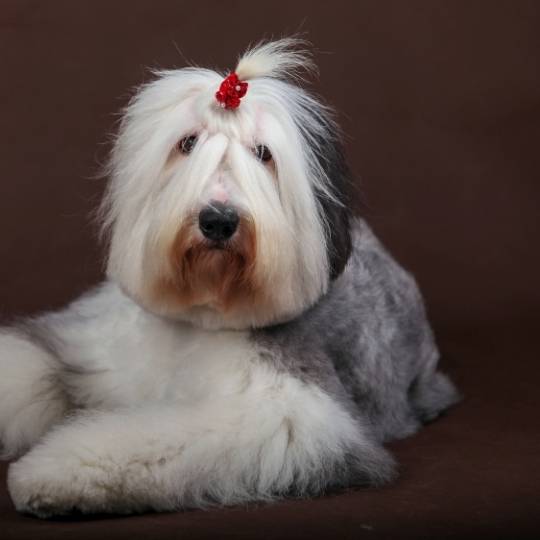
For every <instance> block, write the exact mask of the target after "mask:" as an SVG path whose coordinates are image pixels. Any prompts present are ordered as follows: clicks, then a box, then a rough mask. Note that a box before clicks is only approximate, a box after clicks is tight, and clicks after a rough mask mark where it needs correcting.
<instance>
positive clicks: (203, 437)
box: [8, 381, 393, 517]
mask: <svg viewBox="0 0 540 540" xmlns="http://www.w3.org/2000/svg"><path fill="white" fill-rule="evenodd" d="M392 474H393V461H392V459H391V458H390V457H389V455H388V454H387V453H386V452H385V450H384V449H382V448H381V447H380V446H378V445H377V444H376V443H374V442H373V441H372V440H371V439H370V438H369V437H368V435H367V433H366V431H365V430H364V429H363V428H362V427H361V426H360V425H359V424H358V423H357V422H356V421H354V420H353V419H352V417H351V416H350V415H349V414H348V413H347V412H346V411H345V410H344V409H343V408H342V407H341V406H340V405H338V403H336V402H335V401H334V400H333V399H331V398H330V397H329V396H328V395H326V394H325V393H323V392H322V391H320V390H318V389H317V388H316V387H309V386H307V385H303V384H301V383H299V382H297V381H294V382H293V383H291V381H281V383H280V384H279V388H278V387H277V386H276V387H275V388H273V389H272V391H268V389H266V390H265V392H264V393H257V392H255V393H252V394H251V395H241V396H238V395H234V396H227V397H222V398H220V399H212V400H208V401H204V402H203V403H200V404H197V405H196V406H194V405H193V404H191V405H189V406H187V407H186V406H182V405H180V404H175V405H174V406H173V405H169V406H159V407H155V408H152V409H150V408H145V409H144V410H142V409H139V410H126V411H121V412H120V411H119V412H111V413H92V414H87V415H84V416H81V417H79V418H76V419H74V420H72V421H71V422H69V423H66V424H63V425H61V426H59V427H58V428H57V429H55V430H53V431H52V432H51V433H50V434H48V435H47V436H46V437H45V438H44V439H43V440H42V442H40V444H38V445H37V446H36V447H35V448H34V449H32V450H31V451H30V452H29V453H28V454H26V455H25V456H24V457H23V458H21V459H20V460H19V461H18V462H16V463H14V464H13V465H12V466H11V468H10V471H9V478H8V482H9V489H10V493H11V496H12V498H13V500H14V502H15V505H16V507H17V509H18V510H19V511H22V512H29V513H32V514H36V515H38V516H42V517H46V516H50V515H54V514H64V513H67V512H70V511H71V510H73V509H76V510H79V511H82V512H85V513H94V512H122V513H129V512H141V511H145V510H150V509H152V510H173V509H178V508H184V507H200V506H204V505H206V504H215V503H218V504H232V503H237V502H242V501H249V500H265V499H270V498H272V497H276V496H279V495H285V494H288V493H294V494H297V495H301V494H312V493H317V492H321V491H323V490H324V489H326V488H328V487H330V486H333V485H349V484H358V483H369V484H378V483H382V482H384V481H386V480H389V479H390V478H391V476H392Z"/></svg>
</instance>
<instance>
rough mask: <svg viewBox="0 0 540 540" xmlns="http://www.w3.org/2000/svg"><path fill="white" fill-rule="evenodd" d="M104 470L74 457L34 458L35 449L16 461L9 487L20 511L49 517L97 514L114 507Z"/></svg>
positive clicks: (9, 479)
mask: <svg viewBox="0 0 540 540" xmlns="http://www.w3.org/2000/svg"><path fill="white" fill-rule="evenodd" d="M103 472H104V471H102V470H100V469H97V468H95V467H92V466H90V465H88V464H83V463H73V460H72V459H69V458H68V459H66V460H63V459H61V456H58V457H56V458H48V459H44V457H43V456H38V457H37V458H34V457H33V456H32V452H30V453H29V454H27V455H26V456H24V457H23V458H21V459H20V460H19V461H17V462H16V463H13V464H12V465H11V466H10V468H9V471H8V489H9V492H10V495H11V498H12V500H13V503H14V504H15V508H16V509H17V511H19V512H22V513H26V514H33V515H35V516H38V517H41V518H46V517H51V516H56V515H65V514H69V513H70V512H72V511H74V510H78V511H81V512H84V513H97V512H103V511H107V510H109V511H110V509H109V508H108V502H109V501H110V497H109V494H108V489H107V482H106V479H105V478H103Z"/></svg>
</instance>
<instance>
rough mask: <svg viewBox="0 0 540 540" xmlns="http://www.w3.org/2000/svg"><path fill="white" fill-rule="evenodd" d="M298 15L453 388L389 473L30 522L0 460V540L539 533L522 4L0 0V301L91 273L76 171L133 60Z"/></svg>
mask: <svg viewBox="0 0 540 540" xmlns="http://www.w3.org/2000/svg"><path fill="white" fill-rule="evenodd" d="M298 30H301V31H304V32H305V33H306V37H307V38H308V39H310V40H311V41H312V42H313V43H314V45H315V49H316V60H317V62H318V64H319V67H320V72H321V75H320V79H319V80H318V81H314V83H313V88H314V90H315V91H317V92H319V93H322V94H323V95H324V96H325V97H326V98H327V100H328V101H329V102H330V103H331V104H333V105H334V106H335V107H336V108H337V109H338V110H339V111H340V117H341V121H342V125H343V128H344V130H345V132H346V134H347V150H348V154H349V158H350V162H351V165H352V168H353V170H354V171H355V173H356V178H357V180H358V186H359V188H360V189H359V190H360V193H361V195H360V196H359V197H358V200H357V203H358V208H360V210H361V212H362V213H363V214H364V215H365V216H366V217H367V219H368V220H369V221H370V223H371V224H372V226H373V227H374V229H375V230H376V232H377V233H378V234H379V236H380V237H381V238H382V239H383V240H384V242H385V243H386V244H387V246H388V247H389V248H390V249H391V251H392V252H393V253H394V254H395V255H396V256H397V258H398V259H399V260H400V261H401V262H402V263H403V264H404V265H405V266H406V267H408V268H409V269H411V270H412V271H413V272H414V273H415V275H416V276H417V278H418V280H419V282H420V285H421V287H422V289H423V291H424V294H425V297H426V301H427V304H428V309H429V313H430V315H431V319H432V321H433V325H434V328H435V331H436V334H437V336H438V340H439V343H440V345H441V349H442V351H443V355H444V361H443V365H444V366H445V368H446V369H447V371H449V372H450V374H451V375H452V376H453V377H454V379H455V380H456V381H457V383H458V384H459V386H460V388H461V389H462V390H463V392H464V394H465V396H466V399H465V400H464V402H463V403H462V404H460V405H459V406H458V407H456V408H455V409H454V410H452V411H451V412H450V413H449V414H448V415H447V416H446V417H445V418H443V419H441V420H440V421H438V422H436V423H434V424H432V425H430V426H429V427H427V428H426V429H425V430H423V431H422V432H421V433H420V434H418V435H417V436H415V437H413V438H411V439H408V440H406V441H402V442H399V443H396V444H393V445H392V450H393V451H394V452H395V454H396V456H397V458H398V460H399V461H400V462H401V464H402V476H401V478H400V479H399V480H398V482H397V483H396V484H395V485H393V486H391V487H388V488H385V489H382V490H352V491H350V492H348V493H346V494H342V495H339V496H333V497H328V498H321V499H318V500H315V501H295V502H293V501H290V502H286V503H279V504H277V505H273V506H270V507H267V506H261V507H250V508H248V509H245V508H242V509H232V510H219V511H217V510H216V511H210V512H188V513H179V514H173V515H162V516H158V515H151V516H150V515H149V516H142V517H133V518H129V519H107V520H103V519H94V520H91V521H89V522H85V523H81V522H78V521H72V522H48V523H44V522H39V521H37V520H34V519H32V518H28V517H22V516H18V515H17V514H15V512H14V511H13V509H12V506H11V503H10V502H9V498H8V496H7V493H6V490H5V480H4V479H3V478H4V477H5V466H2V468H1V469H0V471H1V473H2V476H0V479H1V480H0V482H1V483H0V537H2V538H19V537H23V536H25V535H27V536H29V537H33V538H40V539H46V538H58V537H62V538H64V537H68V536H70V535H73V536H74V537H75V536H76V537H79V538H80V537H86V536H89V537H91V536H93V535H98V534H102V535H105V536H106V537H111V536H114V537H125V538H128V537H129V538H133V537H141V538H142V537H145V538H150V537H152V536H154V535H155V536H156V537H160V538H169V537H170V538H175V537H180V536H181V537H189V538H202V537H207V536H212V535H215V536H216V537H219V538H232V537H242V538H249V537H261V538H278V537H294V538H304V537H305V538H313V537H335V538H359V537H362V538H363V537H364V536H365V537H366V538H395V537H400V538H401V537H411V538H421V537H425V538H442V537H448V538H450V537H454V538H455V537H463V536H466V535H473V536H474V537H475V538H483V537H486V538H496V537H497V538H522V537H523V538H524V537H531V538H534V537H540V455H539V454H540V435H539V432H538V426H539V405H540V399H539V397H538V390H537V384H538V383H537V381H538V378H539V377H540V368H539V367H538V363H539V361H540V347H539V346H538V343H537V340H538V334H539V331H540V287H539V283H538V278H539V276H540V250H539V249H538V248H539V240H538V234H539V232H540V148H539V144H540V55H539V53H540V4H539V3H538V2H536V1H530V2H527V1H521V0H516V1H498V2H497V1H488V0H485V1H475V0H469V1H465V0H454V1H450V0H448V1H436V0H425V1H418V0H406V1H404V0H401V1H398V0H395V1H384V0H373V1H357V2H353V1H351V2H339V1H332V2H320V3H315V2H314V1H296V2H292V1H291V2H279V1H275V2H247V1H242V2H240V1H233V0H230V1H204V2H193V1H191V2H187V1H181V0H176V1H166V0H155V1H150V0H147V1H138V0H129V1H128V0H116V1H105V0H100V1H97V0H86V1H82V0H76V1H74V0H71V1H69V0H64V1H59V0H50V1H47V2H45V1H43V0H42V1H37V0H19V1H11V0H10V1H6V0H1V1H0V68H1V84H0V126H1V129H0V149H1V150H0V152H1V153H0V156H1V160H0V319H1V320H3V321H7V320H9V319H10V318H12V317H13V316H16V315H25V314H30V313H35V312H38V311H43V310H47V309H52V308H58V307H60V306H62V305H63V304H65V303H66V302H67V301H69V300H70V299H72V298H74V297H75V296H77V295H78V294H80V293H81V292H82V291H84V290H85V289H86V288H88V287H89V286H91V285H92V284H94V283H96V282H98V281H99V280H100V279H101V278H102V251H103V250H102V248H100V246H99V243H98V241H97V231H96V228H95V227H94V226H93V225H92V223H91V221H90V219H89V214H90V212H91V210H92V209H93V208H94V207H95V206H96V204H97V202H98V201H99V198H100V195H101V193H102V192H103V189H104V185H105V184H104V180H101V179H98V178H96V175H97V173H98V171H99V165H100V163H102V162H103V161H104V159H105V158H106V155H107V151H108V149H109V143H108V141H109V140H110V134H111V133H113V132H114V126H115V123H116V121H117V118H118V117H117V116H116V113H117V111H118V110H119V109H120V108H121V107H122V106H123V105H124V104H125V103H126V100H127V98H128V96H129V95H130V89H131V88H132V87H134V86H135V85H138V84H140V83H141V82H143V81H145V80H148V78H149V72H148V69H147V68H148V67H181V66H183V65H185V61H184V59H183V57H186V58H188V59H189V60H193V61H194V62H196V63H198V64H200V65H203V66H207V67H214V66H216V67H219V68H222V69H231V68H233V67H234V65H235V60H236V56H237V55H238V53H239V52H241V51H242V50H243V49H244V48H245V47H246V46H247V45H248V44H249V43H250V42H255V41H258V40H259V39H260V38H261V37H265V36H266V37H270V36H276V37H279V36H281V35H283V34H286V35H287V34H290V33H292V32H295V31H298ZM180 51H181V52H180ZM0 376H1V374H0ZM2 530H3V531H4V533H3V534H4V536H2V532H1V531H2ZM6 535H7V536H6Z"/></svg>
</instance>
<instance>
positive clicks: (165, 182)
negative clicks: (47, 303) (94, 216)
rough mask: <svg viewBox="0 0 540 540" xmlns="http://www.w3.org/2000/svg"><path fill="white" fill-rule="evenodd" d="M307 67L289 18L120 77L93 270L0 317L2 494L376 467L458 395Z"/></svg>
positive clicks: (366, 475)
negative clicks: (360, 198)
mask: <svg viewBox="0 0 540 540" xmlns="http://www.w3.org/2000/svg"><path fill="white" fill-rule="evenodd" d="M313 69H314V65H313V61H312V56H311V54H310V53H309V51H308V52H306V50H305V47H304V46H303V45H302V43H301V42H300V41H299V40H297V39H295V38H284V39H281V40H277V41H269V42H262V43H260V44H258V45H257V46H254V47H252V48H250V49H248V51H247V52H246V53H245V54H244V55H243V56H241V57H240V60H239V61H238V64H237V66H236V68H235V70H234V72H232V73H229V74H220V73H217V72H215V71H212V70H208V69H201V68H196V67H187V68H183V69H178V70H171V71H161V72H158V73H156V76H155V78H154V80H153V81H152V82H150V83H148V84H146V85H144V86H142V87H141V88H140V89H139V90H138V91H137V93H136V95H135V96H134V97H133V98H132V100H131V101H130V103H129V104H128V106H127V107H126V109H125V111H124V114H123V117H122V121H121V123H120V127H119V134H118V136H117V138H116V140H115V143H114V148H113V151H112V155H111V159H110V163H109V165H108V168H107V175H108V177H109V184H108V189H107V192H106V194H105V198H104V202H103V205H102V207H101V209H100V216H101V220H102V224H103V229H104V231H106V234H107V238H108V248H109V249H108V259H107V277H106V280H105V281H104V282H103V283H102V284H100V285H99V286H97V287H96V288H95V289H93V290H91V291H90V292H88V293H86V294H85V295H83V296H82V297H81V298H80V299H78V300H76V301H75V302H73V303H72V304H71V305H69V306H68V307H67V308H65V309H64V310H62V311H59V312H55V313H47V314H44V315H41V316H37V317H32V318H28V319H25V320H23V321H21V322H19V323H17V324H14V325H12V326H10V327H5V328H2V329H1V331H0V373H1V374H2V376H1V378H0V441H1V445H2V451H3V456H4V457H5V458H14V457H19V459H18V460H17V461H15V462H13V463H12V464H11V465H10V467H9V471H8V488H9V491H10V494H11V497H12V499H13V501H14V504H15V507H16V509H17V510H18V511H20V512H24V513H30V514H34V515H36V516H39V517H49V516H54V515H62V514H67V513H70V512H73V511H78V512H83V513H102V512H110V513H137V512H144V511H150V510H153V511H172V510H179V509H184V508H199V507H205V506H207V505H234V504H238V503H246V502H250V501H269V500H273V499H276V498H279V497H286V496H295V497H306V496H315V495H317V494H321V493H325V492H328V491H330V490H335V489H340V488H343V487H347V486H381V485H383V484H385V483H387V482H389V481H391V480H392V479H394V478H395V475H396V465H395V462H394V459H393V458H392V456H391V455H390V454H389V452H388V451H387V450H386V449H385V448H384V446H383V444H384V443H385V442H387V441H390V440H392V439H398V438H402V437H406V436H408V435H411V434H413V433H415V432H416V431H417V430H418V429H419V428H420V427H421V425H422V424H423V423H425V422H427V421H429V420H432V419H434V418H435V417H437V416H438V415H439V414H440V413H441V412H442V411H444V410H445V409H447V408H448V407H449V406H451V405H452V404H454V403H456V401H457V400H458V399H459V395H458V392H457V390H456V388H455V387H454V385H453V384H452V382H451V381H450V380H449V378H448V377H447V376H446V375H445V374H443V373H441V372H439V371H438V370H437V363H438V358H439V354H438V351H437V347H436V344H435V341H434V337H433V333H432V330H431V328H430V326H429V323H428V321H427V318H426V313H425V309H424V305H423V301H422V297H421V295H420V293H419V290H418V287H417V285H416V283H415V281H414V279H413V277H412V276H411V275H410V274H409V273H408V272H406V271H405V270H403V269H402V268H401V267H400V266H399V265H398V264H397V263H396V262H395V261H394V260H393V258H392V257H391V255H390V254H389V253H388V252H387V251H386V250H385V249H384V248H383V247H382V246H381V244H380V242H379V241H378V240H377V238H376V237H375V236H374V234H373V233H372V231H371V230H370V228H369V226H368V225H367V223H366V222H365V221H364V220H363V219H361V218H360V217H355V216H354V215H353V213H352V211H351V203H350V200H349V198H350V197H349V195H348V192H349V186H350V184H351V182H352V178H351V174H350V172H349V169H348V167H347V163H346V159H345V156H344V150H343V148H342V142H341V140H342V137H341V136H340V130H339V128H338V126H337V124H336V121H335V120H334V114H333V112H332V110H331V109H330V108H329V107H328V106H326V105H324V104H323V103H322V102H321V101H320V100H319V99H317V98H315V97H314V95H312V94H311V93H310V92H308V91H307V90H305V89H304V87H303V84H302V83H303V80H304V78H305V74H306V73H309V72H310V71H311V70H313ZM21 455H22V457H20V456H21Z"/></svg>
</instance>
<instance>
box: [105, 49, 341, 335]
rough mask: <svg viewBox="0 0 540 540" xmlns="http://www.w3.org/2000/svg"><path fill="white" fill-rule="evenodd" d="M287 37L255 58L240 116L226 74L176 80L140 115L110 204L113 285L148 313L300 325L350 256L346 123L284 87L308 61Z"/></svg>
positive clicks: (166, 78)
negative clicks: (222, 89)
mask: <svg viewBox="0 0 540 540" xmlns="http://www.w3.org/2000/svg"><path fill="white" fill-rule="evenodd" d="M290 45H291V43H290V41H288V40H284V41H280V42H274V43H270V44H267V45H265V46H262V47H259V48H257V49H254V50H252V51H250V52H248V53H247V54H246V55H245V56H244V57H243V58H242V59H241V60H240V62H239V64H238V66H237V68H236V72H237V74H238V76H239V78H240V79H241V80H244V81H247V82H248V84H249V88H248V91H247V95H246V96H245V97H243V98H242V101H241V104H240V106H239V107H237V108H235V109H234V110H232V109H226V108H223V107H221V106H220V103H219V102H218V101H217V100H216V96H215V94H216V90H217V89H218V88H219V86H220V83H221V82H222V80H223V76H222V75H220V74H218V73H216V72H213V71H209V70H203V69H194V68H187V69H181V70H177V71H170V72H164V73H161V74H160V77H159V78H158V79H157V80H156V81H154V82H152V83H150V84H149V85H147V86H146V87H143V88H142V90H141V91H140V92H139V93H138V94H137V95H136V96H135V98H134V99H133V100H132V102H131V103H130V105H129V106H128V108H127V110H126V113H125V116H124V119H123V122H122V126H121V129H120V134H119V136H118V139H117V143H116V145H115V149H114V152H113V157H112V160H111V177H112V180H111V184H110V189H109V192H108V196H107V198H106V204H105V210H106V213H105V221H106V226H108V227H110V229H111V233H112V234H111V243H110V255H109V261H108V274H109V277H111V278H112V279H114V280H115V281H117V282H118V283H119V284H120V286H121V287H122V288H123V290H124V291H125V292H126V293H127V294H129V295H130V296H131V297H132V298H134V299H135V300H136V301H137V302H138V303H139V304H141V305H142V306H144V307H145V308H147V309H149V310H151V311H153V312H155V313H158V314H161V315H166V316H170V317H175V318H180V319H183V320H189V321H192V322H195V323H196V324H200V325H202V326H205V327H209V328H216V327H228V328H249V327H260V326H265V325H268V324H273V323H276V322H280V321H284V320H288V319H291V318H293V317H295V316H297V315H298V314H299V313H301V312H302V311H304V310H305V309H307V308H308V307H309V306H310V305H312V304H313V303H314V302H315V301H316V300H317V299H318V298H319V297H320V296H321V295H322V294H324V292H325V291H326V290H327V287H328V284H329V281H330V280H331V279H332V278H334V277H336V276H337V275H338V274H339V273H340V272H341V270H342V269H343V267H344V265H345V263H346V260H347V258H348V255H349V251H350V240H349V230H348V226H349V225H348V217H347V208H346V205H345V204H344V203H345V201H344V194H343V189H344V184H345V182H346V172H347V171H346V167H345V164H344V159H343V155H342V152H341V150H340V147H339V142H338V140H337V139H338V138H337V136H336V128H335V124H334V123H333V122H332V120H331V119H330V118H329V116H328V112H327V111H326V109H325V108H324V107H323V106H321V105H320V104H319V103H318V102H317V101H315V100H314V99H313V98H312V97H310V96H309V95H308V94H307V93H306V92H305V91H304V90H302V89H300V88H299V87H297V86H294V85H292V84H290V83H288V82H286V81H284V80H281V79H280V77H283V76H285V75H286V74H287V73H289V72H290V71H292V70H294V69H296V68H297V67H299V65H300V64H302V63H303V64H305V63H306V61H307V60H306V57H305V56H303V55H301V54H300V53H298V52H295V51H293V50H291V49H289V46H290Z"/></svg>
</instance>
